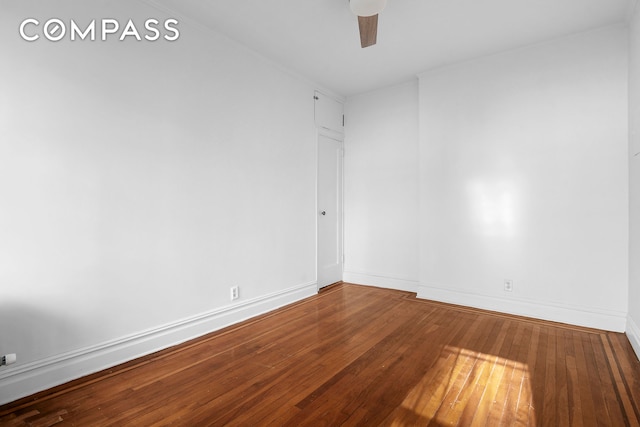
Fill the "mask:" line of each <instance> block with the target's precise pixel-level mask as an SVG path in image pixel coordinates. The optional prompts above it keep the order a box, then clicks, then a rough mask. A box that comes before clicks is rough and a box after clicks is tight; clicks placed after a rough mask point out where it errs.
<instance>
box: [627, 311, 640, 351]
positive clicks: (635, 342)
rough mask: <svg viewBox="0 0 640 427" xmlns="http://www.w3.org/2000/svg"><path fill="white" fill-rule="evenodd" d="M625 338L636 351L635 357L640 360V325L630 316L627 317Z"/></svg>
mask: <svg viewBox="0 0 640 427" xmlns="http://www.w3.org/2000/svg"><path fill="white" fill-rule="evenodd" d="M627 338H629V342H630V343H631V347H633V351H635V352H636V357H637V358H638V360H640V327H639V326H638V324H637V323H636V322H634V321H633V318H632V317H631V316H629V317H627Z"/></svg>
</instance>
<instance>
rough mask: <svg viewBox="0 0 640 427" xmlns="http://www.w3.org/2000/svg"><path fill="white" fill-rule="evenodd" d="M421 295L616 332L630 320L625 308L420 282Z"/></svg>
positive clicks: (419, 296) (623, 327)
mask: <svg viewBox="0 0 640 427" xmlns="http://www.w3.org/2000/svg"><path fill="white" fill-rule="evenodd" d="M418 298H422V299H429V300H433V301H440V302H446V303H450V304H457V305H464V306H467V307H474V308H480V309H483V310H491V311H498V312H501V313H509V314H515V315H518V316H526V317H533V318H536V319H542V320H549V321H552V322H560V323H568V324H571V325H577V326H584V327H587V328H595V329H603V330H606V331H614V332H624V331H625V329H626V323H627V314H626V313H623V312H617V311H609V310H602V309H595V308H592V307H581V306H577V305H566V304H555V303H546V302H541V301H533V300H527V299H522V298H498V297H494V296H489V295H481V294H472V293H468V292H465V291H460V290H450V289H443V288H438V287H435V286H427V285H424V284H420V285H419V286H418Z"/></svg>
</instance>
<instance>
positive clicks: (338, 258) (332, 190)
mask: <svg viewBox="0 0 640 427" xmlns="http://www.w3.org/2000/svg"><path fill="white" fill-rule="evenodd" d="M342 153H343V151H342V142H341V141H337V140H335V139H332V138H329V137H326V136H323V135H319V136H318V288H322V287H324V286H327V285H330V284H332V283H335V282H339V281H341V280H342Z"/></svg>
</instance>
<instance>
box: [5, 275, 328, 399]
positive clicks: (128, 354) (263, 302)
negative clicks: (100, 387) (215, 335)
mask: <svg viewBox="0 0 640 427" xmlns="http://www.w3.org/2000/svg"><path fill="white" fill-rule="evenodd" d="M317 292H318V288H317V284H316V282H312V283H306V284H303V285H299V286H296V287H292V288H289V289H284V290H282V291H280V292H275V293H272V294H269V295H265V296H262V297H259V298H254V299H251V300H247V301H242V302H239V303H238V304H234V305H231V306H227V307H222V308H220V309H217V310H213V311H210V312H207V313H203V314H200V315H198V316H194V317H191V318H188V319H183V320H181V321H178V322H175V323H172V324H168V325H164V326H160V327H158V328H155V329H151V330H147V331H144V332H141V333H139V334H135V335H131V336H128V337H124V338H121V339H117V340H114V341H110V342H106V343H102V344H99V345H96V346H92V347H88V348H84V349H81V350H77V351H72V352H69V353H65V354H60V355H56V356H54V357H50V358H47V359H43V360H39V361H36V362H32V363H28V364H25V365H19V364H16V365H13V366H9V367H5V368H2V370H0V405H2V404H5V403H9V402H12V401H15V400H17V399H20V398H22V397H25V396H29V395H31V394H34V393H37V392H40V391H43V390H47V389H49V388H51V387H55V386H57V385H60V384H64V383H66V382H69V381H72V380H75V379H78V378H81V377H83V376H86V375H89V374H92V373H95V372H99V371H101V370H103V369H107V368H110V367H113V366H116V365H119V364H121V363H124V362H128V361H130V360H133V359H136V358H138V357H141V356H145V355H148V354H151V353H154V352H156V351H158V350H162V349H166V348H169V347H171V346H174V345H177V344H180V343H183V342H185V341H188V340H190V339H193V338H197V337H199V336H202V335H205V334H207V333H210V332H213V331H216V330H218V329H222V328H224V327H227V326H229V325H232V324H235V323H238V322H241V321H243V320H247V319H249V318H251V317H255V316H257V315H260V314H263V313H267V312H269V311H272V310H275V309H276V308H279V307H282V306H285V305H287V304H291V303H293V302H296V301H299V300H302V299H304V298H307V297H309V296H312V295H314V294H316V293H317Z"/></svg>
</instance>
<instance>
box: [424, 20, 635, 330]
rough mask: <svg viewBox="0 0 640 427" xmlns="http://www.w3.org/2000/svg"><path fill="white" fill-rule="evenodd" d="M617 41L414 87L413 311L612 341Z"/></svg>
mask: <svg viewBox="0 0 640 427" xmlns="http://www.w3.org/2000/svg"><path fill="white" fill-rule="evenodd" d="M626 40H627V32H626V28H625V27H623V26H619V27H612V28H607V29H603V30H600V31H595V32H591V33H587V34H581V35H576V36H573V37H569V38H564V39H561V40H557V41H553V42H549V43H545V44H541V45H537V46H532V47H529V48H523V49H520V50H517V51H512V52H508V53H504V54H500V55H495V56H491V57H485V58H481V59H478V60H474V61H470V62H466V63H462V64H458V65H453V66H450V67H446V68H442V69H438V70H433V71H430V72H426V73H424V74H422V75H421V77H420V128H421V133H420V185H421V188H420V192H421V194H420V225H421V237H420V248H421V250H420V268H421V270H420V289H419V296H420V297H423V298H431V299H436V300H443V301H449V302H453V303H458V304H464V305H470V306H477V307H482V308H488V309H494V310H499V311H503V312H512V313H517V314H523V315H528V316H534V317H539V318H544V319H551V320H556V321H561V322H568V323H574V324H579V325H586V326H592V327H598V328H603V329H609V330H615V331H624V330H625V324H626V317H627V308H628V307H627V298H628V259H629V258H628V167H627V164H628V161H627V129H628V128H627V116H628V115H627V42H626ZM504 279H511V280H513V281H514V290H513V292H505V291H504V290H503V281H504ZM636 286H637V285H636ZM636 292H637V291H636ZM636 295H637V293H636Z"/></svg>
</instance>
